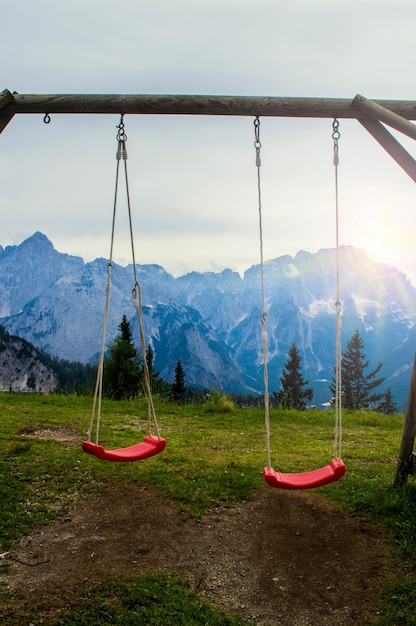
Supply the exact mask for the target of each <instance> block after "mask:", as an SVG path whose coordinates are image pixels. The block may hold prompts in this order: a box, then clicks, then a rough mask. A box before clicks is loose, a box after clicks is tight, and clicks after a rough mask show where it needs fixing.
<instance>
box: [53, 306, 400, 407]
mask: <svg viewBox="0 0 416 626" xmlns="http://www.w3.org/2000/svg"><path fill="white" fill-rule="evenodd" d="M118 329H119V334H118V335H117V336H116V337H115V339H114V340H113V341H111V342H110V343H109V345H108V349H107V352H106V355H105V358H104V379H103V387H104V395H105V396H106V397H108V398H111V399H113V400H122V399H129V398H134V397H136V396H137V395H140V394H144V393H145V378H144V377H145V368H144V363H143V357H142V356H141V355H139V353H138V350H137V348H136V346H135V345H134V343H133V335H132V331H131V326H130V323H129V321H128V319H127V317H126V316H125V315H124V316H123V318H122V320H121V322H120V324H119V327H118ZM287 356H288V358H287V361H286V363H285V365H284V368H283V371H282V375H281V378H280V379H279V382H280V389H279V391H273V392H272V394H271V397H270V401H271V404H272V405H274V406H280V407H282V408H287V409H296V410H301V411H302V410H305V409H306V408H307V407H309V406H311V405H312V401H313V389H312V388H310V387H308V381H307V380H305V379H304V377H303V375H302V356H301V354H300V351H299V349H298V348H297V346H296V344H295V343H293V344H292V346H291V347H290V349H289V351H288V355H287ZM144 358H145V359H146V365H147V371H148V373H149V382H150V389H151V392H152V393H153V394H156V395H159V396H163V397H166V398H168V399H169V400H172V401H173V402H175V403H177V404H184V403H185V402H195V403H203V402H205V401H206V399H207V397H208V396H209V395H210V393H211V392H212V390H208V389H198V388H193V387H189V386H187V385H186V374H185V371H184V368H183V365H182V362H181V361H180V360H178V361H177V363H176V365H175V369H174V381H173V383H168V382H166V381H165V380H163V378H162V377H161V376H160V374H159V372H156V370H155V367H154V351H153V348H152V347H151V346H150V345H148V346H147V349H146V354H145V357H144ZM42 360H43V362H45V363H47V364H48V365H50V366H51V367H52V368H53V369H54V371H55V372H56V374H57V376H58V380H59V388H58V391H61V392H67V393H88V392H91V390H92V389H93V387H94V381H95V377H96V371H97V367H96V366H93V365H85V364H82V363H72V362H69V361H66V360H62V359H57V358H52V357H50V356H48V355H46V354H44V353H42ZM368 367H369V361H368V360H367V359H366V357H365V353H364V342H363V340H362V338H361V336H360V333H359V332H358V330H356V331H355V333H354V334H353V336H352V337H351V339H350V340H349V341H348V342H347V344H346V349H345V351H344V352H343V353H342V358H341V404H342V406H343V407H344V408H346V409H351V410H356V409H372V410H376V411H379V412H381V413H386V414H393V413H395V412H396V406H395V403H394V401H393V396H392V393H391V389H390V387H389V388H387V390H386V391H385V392H384V393H381V392H379V391H378V390H377V389H378V388H379V386H380V385H381V384H382V383H383V382H384V380H385V379H384V377H381V376H379V373H380V370H381V367H382V363H378V364H377V366H376V367H375V368H374V369H372V370H370V371H367V370H368ZM330 392H331V393H332V394H333V395H335V379H333V380H332V383H331V385H330ZM229 397H230V398H231V399H232V400H233V402H234V403H235V405H236V406H259V405H261V403H262V402H264V398H263V397H262V396H250V395H244V396H242V395H235V394H229ZM333 401H334V398H332V402H333Z"/></svg>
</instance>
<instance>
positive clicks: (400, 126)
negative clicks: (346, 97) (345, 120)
mask: <svg viewBox="0 0 416 626" xmlns="http://www.w3.org/2000/svg"><path fill="white" fill-rule="evenodd" d="M352 107H353V108H354V109H357V111H359V112H360V113H363V114H364V115H365V116H367V117H371V118H372V119H375V120H377V121H379V122H384V123H385V124H388V126H391V127H392V128H395V129H396V130H399V131H400V132H401V133H404V134H405V135H408V136H409V137H411V138H412V139H416V125H415V124H412V122H409V120H406V119H405V118H404V117H402V116H401V115H397V113H394V112H393V111H390V110H389V109H386V107H383V106H381V104H377V102H373V101H371V100H367V98H364V96H360V94H358V95H356V96H355V98H354V100H353V101H352Z"/></svg>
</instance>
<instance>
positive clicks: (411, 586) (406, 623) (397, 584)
mask: <svg viewBox="0 0 416 626" xmlns="http://www.w3.org/2000/svg"><path fill="white" fill-rule="evenodd" d="M412 624H416V577H414V576H412V577H407V578H399V579H396V580H394V581H391V582H388V583H387V584H386V585H385V586H384V588H383V590H382V592H381V596H380V610H379V617H378V618H377V619H376V620H375V621H371V622H367V623H366V625H365V626H376V625H377V626H411V625H412Z"/></svg>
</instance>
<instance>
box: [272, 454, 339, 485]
mask: <svg viewBox="0 0 416 626" xmlns="http://www.w3.org/2000/svg"><path fill="white" fill-rule="evenodd" d="M346 471H347V468H346V466H345V465H344V463H343V461H342V460H341V459H336V458H335V459H332V461H331V462H330V464H329V465H326V466H325V467H321V468H319V469H317V470H313V471H311V472H301V473H299V474H284V473H282V472H276V471H275V470H274V469H273V468H272V467H265V468H264V478H265V480H266V482H267V484H268V485H270V486H271V487H276V488H277V489H313V488H314V487H322V486H323V485H329V484H330V483H333V482H335V481H336V480H339V479H340V478H342V477H343V476H344V474H345V472H346Z"/></svg>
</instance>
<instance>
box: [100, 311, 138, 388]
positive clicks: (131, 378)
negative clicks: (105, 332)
mask: <svg viewBox="0 0 416 626" xmlns="http://www.w3.org/2000/svg"><path fill="white" fill-rule="evenodd" d="M118 328H119V331H120V334H119V335H117V337H116V338H115V339H114V341H112V342H111V343H110V344H109V346H108V356H107V357H106V358H105V360H104V376H103V384H104V392H105V395H106V396H107V397H109V398H112V399H113V400H123V399H126V398H134V397H135V396H136V395H137V394H138V391H139V385H140V380H141V372H140V359H139V357H138V354H137V349H136V347H135V345H134V344H133V335H132V332H131V327H130V323H129V321H128V320H127V317H126V316H125V315H123V319H122V320H121V322H120V325H119V327H118Z"/></svg>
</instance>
